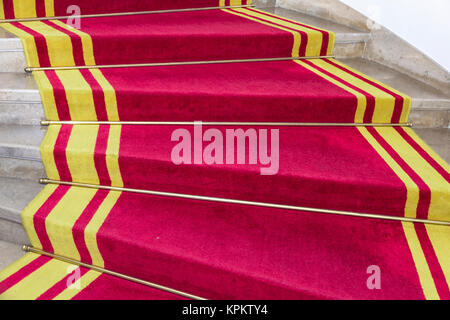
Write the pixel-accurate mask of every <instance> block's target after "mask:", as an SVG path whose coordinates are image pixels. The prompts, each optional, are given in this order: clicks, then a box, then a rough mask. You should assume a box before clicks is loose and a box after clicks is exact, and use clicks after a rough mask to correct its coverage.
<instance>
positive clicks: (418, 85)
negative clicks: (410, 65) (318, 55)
mask: <svg viewBox="0 0 450 320" xmlns="http://www.w3.org/2000/svg"><path fill="white" fill-rule="evenodd" d="M339 60H341V61H342V62H344V63H345V64H347V65H349V66H350V67H352V68H355V69H357V70H359V71H361V72H363V73H365V74H367V75H369V76H371V77H373V78H375V79H377V80H378V81H381V82H383V83H386V84H388V85H390V86H391V87H393V88H395V89H397V90H399V91H401V92H403V93H405V94H407V95H409V96H410V97H411V98H412V99H413V108H428V109H446V110H448V109H450V96H449V95H446V94H444V93H442V92H441V91H439V90H438V89H435V88H433V87H431V86H429V85H427V84H425V83H423V82H421V81H418V80H416V79H414V78H411V77H409V76H408V75H406V74H403V73H400V72H398V71H395V70H393V69H391V68H389V67H386V66H384V65H381V64H379V63H376V62H372V61H369V60H366V59H362V58H350V59H339Z"/></svg>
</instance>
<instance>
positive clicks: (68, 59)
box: [0, 0, 450, 299]
mask: <svg viewBox="0 0 450 320" xmlns="http://www.w3.org/2000/svg"><path fill="white" fill-rule="evenodd" d="M12 2H13V1H6V0H4V1H3V8H1V7H0V9H3V10H0V15H1V16H0V17H1V18H11V17H36V16H38V17H41V16H45V15H47V16H53V15H64V14H65V13H64V10H65V9H64V8H65V7H64V6H65V5H67V3H65V1H59V2H57V3H53V2H51V1H50V2H45V3H46V4H47V5H46V6H44V7H42V3H43V1H36V8H35V10H34V11H33V10H29V8H23V7H21V6H20V5H19V4H18V3H19V2H18V1H14V4H15V6H11V3H12ZM71 2H73V1H71ZM75 2H76V4H78V5H79V6H80V7H81V8H82V14H90V13H105V12H127V11H140V10H163V9H176V8H192V7H194V8H195V7H197V8H199V7H201V6H204V7H210V6H219V5H220V6H229V5H242V4H244V5H245V4H247V1H174V0H171V1H165V2H158V1H113V2H111V3H110V4H108V6H105V2H101V1H82V0H78V1H75ZM11 8H13V9H11ZM2 26H3V27H5V29H7V30H9V31H11V32H13V33H15V34H16V35H18V36H20V37H21V38H22V40H23V43H24V46H25V50H26V56H27V62H28V66H29V67H32V68H37V67H73V66H86V65H88V66H99V65H117V64H135V63H159V62H171V63H172V62H197V63H196V64H193V65H165V66H153V67H128V68H120V67H117V66H116V67H114V68H90V69H82V70H79V69H73V70H56V71H55V70H47V71H40V70H36V71H34V72H33V75H34V77H35V79H36V81H37V83H38V87H39V90H40V92H41V96H42V100H43V104H44V109H45V114H46V118H47V120H50V121H56V122H51V123H50V125H49V127H48V132H47V135H46V138H45V140H44V142H43V144H42V146H41V154H42V160H43V163H44V165H45V169H46V173H47V178H48V179H50V181H49V182H50V184H49V185H47V186H46V187H45V189H44V190H43V191H42V192H41V193H40V194H39V195H38V196H37V198H36V199H35V200H33V201H32V202H31V203H30V204H29V206H28V207H27V208H26V209H25V211H24V213H23V224H24V226H25V229H26V231H27V233H28V236H29V238H30V243H31V245H32V246H33V247H34V248H36V249H39V250H43V251H44V252H42V254H43V255H36V254H35V253H28V254H27V255H26V256H25V257H24V258H22V259H21V260H19V261H18V262H16V263H15V264H13V265H12V266H10V267H9V268H7V269H6V270H4V271H3V272H1V273H0V297H1V298H4V299H180V298H185V297H186V295H183V294H181V295H180V294H179V293H178V294H177V293H173V292H172V291H170V290H169V291H170V292H167V290H164V289H161V288H160V289H155V288H152V287H149V286H148V285H145V284H142V283H141V284H137V283H135V282H131V281H127V280H124V279H122V278H118V277H115V276H111V275H108V274H106V273H100V272H97V271H93V270H89V269H88V268H81V269H80V270H78V273H79V275H80V276H81V278H80V281H79V282H78V284H79V286H78V287H77V288H75V289H74V288H68V287H67V281H68V278H70V277H72V276H73V274H71V273H70V272H69V273H68V271H67V268H68V266H70V264H68V263H67V262H62V261H59V260H58V259H56V258H49V257H47V256H46V255H45V254H48V253H50V254H56V255H59V256H63V257H67V258H70V259H73V260H76V261H81V262H82V263H86V264H88V265H93V266H96V267H100V268H103V269H106V270H110V271H113V272H118V273H120V274H123V275H126V276H131V277H134V278H137V279H140V280H143V281H146V282H149V283H153V284H158V285H161V286H164V287H167V288H170V289H173V290H178V291H180V292H182V293H186V294H189V295H193V296H194V297H193V298H195V297H200V298H206V299H450V290H449V282H450V261H449V255H448V252H449V251H450V246H449V244H450V241H449V240H450V226H449V224H448V222H449V221H450V188H449V182H450V173H449V172H450V170H449V166H448V164H447V163H446V162H445V161H444V160H442V159H441V158H440V157H439V156H438V155H436V154H435V153H434V151H433V150H431V149H430V148H429V147H428V146H427V145H426V144H425V143H424V142H423V141H422V140H421V139H420V138H419V137H417V135H416V134H415V133H414V132H413V131H412V130H411V129H409V128H407V127H405V125H406V124H407V122H408V115H409V111H410V108H411V99H410V98H409V97H407V96H406V95H404V94H402V93H401V92H398V91H396V90H395V89H393V88H390V87H388V86H386V85H384V84H382V83H380V82H378V81H376V80H374V79H372V78H370V77H368V76H366V75H364V74H361V73H360V72H358V71H356V70H353V69H351V68H350V67H348V66H346V65H344V64H342V63H340V62H338V61H337V60H335V59H332V58H321V59H312V58H313V57H315V56H327V55H330V54H331V53H332V50H333V46H334V35H333V34H332V33H330V32H328V31H325V30H320V29H317V28H315V27H311V26H306V25H303V24H301V23H298V22H290V21H289V20H286V19H284V18H279V17H275V16H273V15H270V14H267V13H264V12H262V11H259V10H255V9H251V8H234V9H216V10H200V11H189V12H171V13H158V14H148V15H133V16H123V17H97V18H82V20H81V29H80V30H77V29H73V28H70V27H68V26H67V25H66V24H65V23H64V20H60V21H57V20H52V21H46V22H42V21H39V22H14V23H11V24H6V25H5V24H2ZM289 57H291V58H298V57H308V59H306V60H295V61H263V62H245V63H242V62H241V63H237V62H233V63H212V64H201V63H199V62H208V61H213V60H234V59H261V58H289ZM59 121H90V123H77V122H75V123H73V122H70V123H60V122H59ZM98 121H107V123H98ZM108 121H112V123H111V122H108ZM117 121H125V122H127V121H152V122H155V123H153V124H145V125H142V124H137V123H120V124H118V123H114V122H117ZM193 121H203V122H205V123H204V124H203V126H202V128H201V130H202V131H201V132H200V131H198V130H199V126H198V125H197V126H196V127H195V128H194V126H193V125H192V124H193V123H190V122H193ZM168 122H170V124H169V123H168ZM174 122H178V123H174ZM208 122H209V124H208ZM211 122H213V123H211ZM214 122H228V123H219V124H214ZM263 122H270V125H264V124H263ZM277 122H280V123H285V124H286V123H290V125H289V126H283V125H281V124H277ZM244 123H245V124H244ZM293 123H302V125H301V126H298V125H294V124H293ZM307 123H309V124H310V125H312V126H305V124H307ZM339 123H340V124H347V125H348V124H350V126H344V127H337V126H335V125H336V124H339ZM361 123H365V124H377V125H382V126H376V127H356V126H354V125H353V124H361ZM317 124H324V125H325V126H317ZM395 124H401V125H403V126H393V125H395ZM239 129H242V130H241V131H240V132H239V131H235V130H239ZM176 130H177V131H176ZM174 131H176V132H178V135H177V134H176V132H174ZM199 132H200V133H199ZM236 132H237V134H238V135H239V133H241V134H242V136H241V138H242V141H244V142H246V143H245V149H241V150H240V151H239V146H238V145H237V144H236V145H235V144H234V142H236V141H239V138H238V139H236V140H235V139H230V141H229V142H233V144H229V145H227V137H228V136H227V134H230V137H232V138H233V136H232V135H231V134H233V133H236ZM199 134H200V135H199ZM202 134H206V135H205V136H203V142H199V141H201V140H202ZM245 134H247V135H248V136H247V137H246V138H245ZM182 135H184V136H186V137H189V140H186V141H187V142H186V143H185V144H181V143H182V142H184V141H185V140H183V141H181V138H180V137H181V136H182ZM195 137H200V138H199V139H195ZM264 139H266V140H267V141H268V143H267V145H266V144H264V143H263V142H264V141H265V140H264ZM261 141H263V142H261ZM177 145H178V146H181V145H183V146H184V147H186V148H184V147H183V148H182V150H183V152H180V150H181V149H176V148H177V147H176V146H177ZM174 148H175V150H178V151H174ZM196 150H197V151H198V150H200V153H195V151H196ZM174 155H175V157H174ZM199 155H200V156H199ZM255 155H257V156H255ZM177 157H178V158H177ZM180 158H182V159H184V162H183V163H176V161H175V162H174V159H178V160H179V159H180ZM269 167H270V168H271V170H269V171H267V170H268V168H269ZM47 182H48V181H47ZM66 182H74V183H81V184H82V185H78V186H68V185H64V183H66ZM61 183H62V184H61ZM105 187H106V188H108V187H112V188H115V189H113V190H109V189H104V188H105ZM122 188H126V189H122ZM205 197H207V198H205ZM322 210H331V212H328V213H323V212H321V211H322ZM355 215H356V216H355ZM373 215H375V216H373ZM395 219H413V221H414V222H411V221H409V222H407V221H400V220H395ZM414 219H420V221H419V220H414ZM424 220H425V221H424ZM433 223H441V225H436V224H433ZM374 266H375V267H376V268H379V270H381V288H379V289H373V288H372V289H371V287H370V283H369V282H370V281H369V280H368V279H370V272H369V271H368V270H371V268H372V267H374ZM368 272H369V273H368ZM368 281H369V282H368ZM171 292H172V293H171Z"/></svg>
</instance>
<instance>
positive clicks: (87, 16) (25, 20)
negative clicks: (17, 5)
mask: <svg viewBox="0 0 450 320" xmlns="http://www.w3.org/2000/svg"><path fill="white" fill-rule="evenodd" d="M253 7H255V6H254V5H252V4H251V5H242V6H223V7H204V8H186V9H170V10H153V11H133V12H116V13H98V14H82V15H71V16H53V17H40V18H15V19H3V20H0V23H12V22H30V21H47V20H62V19H69V18H103V17H121V16H135V15H145V14H157V13H175V12H191V11H205V10H219V9H234V8H253Z"/></svg>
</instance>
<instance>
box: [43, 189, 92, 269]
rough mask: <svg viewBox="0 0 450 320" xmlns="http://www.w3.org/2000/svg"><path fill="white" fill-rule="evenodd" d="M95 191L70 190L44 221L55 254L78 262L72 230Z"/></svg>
mask: <svg viewBox="0 0 450 320" xmlns="http://www.w3.org/2000/svg"><path fill="white" fill-rule="evenodd" d="M96 193H97V190H94V189H88V188H70V189H69V191H67V193H66V194H65V195H64V197H63V198H62V199H61V201H59V203H58V204H57V205H56V206H55V208H54V209H53V210H52V211H51V212H50V214H49V215H48V217H47V218H46V219H45V229H46V231H47V234H48V237H49V239H50V242H51V244H52V246H53V249H54V252H55V253H56V254H59V255H62V256H65V257H68V258H72V259H75V260H77V261H79V260H80V253H79V252H78V249H77V246H76V244H75V240H74V238H73V233H72V232H67V231H68V230H72V228H73V226H74V224H75V222H76V221H77V220H78V218H79V217H80V216H81V215H82V214H83V211H84V210H85V209H86V207H87V205H88V204H89V202H90V201H91V200H92V198H93V197H94V196H95V194H96Z"/></svg>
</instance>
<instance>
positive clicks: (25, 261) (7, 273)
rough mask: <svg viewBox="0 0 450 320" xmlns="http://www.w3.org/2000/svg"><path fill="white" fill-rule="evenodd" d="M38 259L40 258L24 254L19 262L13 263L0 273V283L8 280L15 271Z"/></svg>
mask: <svg viewBox="0 0 450 320" xmlns="http://www.w3.org/2000/svg"><path fill="white" fill-rule="evenodd" d="M39 257H40V256H39V255H37V254H35V253H27V254H24V255H23V256H22V257H21V258H20V259H19V260H17V261H15V262H14V263H13V264H11V265H10V266H8V267H6V268H5V269H3V270H1V271H0V282H1V281H3V280H5V279H7V278H9V277H10V276H12V275H13V274H15V273H16V272H17V271H19V270H20V269H22V268H23V267H25V266H26V265H28V264H30V263H31V262H33V261H34V260H36V259H37V258H39Z"/></svg>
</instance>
